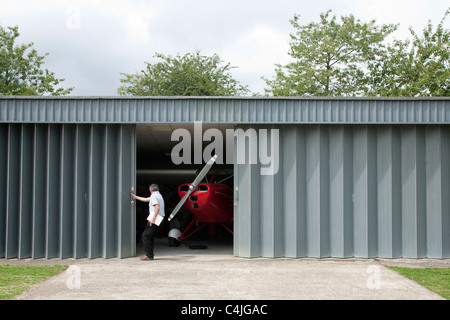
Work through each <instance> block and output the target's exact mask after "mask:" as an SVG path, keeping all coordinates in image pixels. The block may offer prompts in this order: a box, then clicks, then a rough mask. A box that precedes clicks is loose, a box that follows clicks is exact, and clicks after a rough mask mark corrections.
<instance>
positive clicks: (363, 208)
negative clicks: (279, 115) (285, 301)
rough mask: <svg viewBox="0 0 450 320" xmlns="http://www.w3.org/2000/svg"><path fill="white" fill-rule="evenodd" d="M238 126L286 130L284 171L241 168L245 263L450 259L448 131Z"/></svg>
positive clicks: (239, 239) (239, 232) (239, 222)
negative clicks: (305, 259) (293, 259)
mask: <svg viewBox="0 0 450 320" xmlns="http://www.w3.org/2000/svg"><path fill="white" fill-rule="evenodd" d="M239 127H240V128H242V129H244V130H247V129H249V128H256V129H258V128H267V129H279V134H280V146H279V147H280V169H279V171H278V173H277V174H276V175H273V176H270V175H265V176H263V175H260V170H259V168H260V165H258V164H253V165H251V164H235V186H238V191H237V193H235V197H236V199H235V200H237V206H236V207H235V242H234V254H235V255H236V256H242V257H259V256H263V257H316V258H319V257H363V258H368V257H386V258H397V257H407V258H421V257H431V258H449V257H450V202H449V201H450V200H449V199H450V126H449V125H429V126H425V125H402V126H399V125H355V124H354V125H283V126H279V125H278V126H273V125H267V126H255V125H252V126H239ZM269 150H270V149H269ZM235 192H236V191H235Z"/></svg>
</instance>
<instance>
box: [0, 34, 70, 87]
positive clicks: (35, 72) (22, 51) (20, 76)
mask: <svg viewBox="0 0 450 320" xmlns="http://www.w3.org/2000/svg"><path fill="white" fill-rule="evenodd" d="M19 35H20V34H19V27H17V26H16V27H8V29H7V30H6V29H4V28H3V27H1V26H0V94H3V95H27V96H34V95H46V94H50V95H53V96H59V95H66V94H69V93H70V92H71V91H72V90H73V88H69V89H64V88H57V86H58V85H59V84H60V83H61V82H62V81H64V79H57V78H56V77H55V74H54V73H53V72H50V71H48V70H47V69H42V68H41V66H42V64H43V63H44V59H45V57H46V56H47V55H48V53H46V54H45V55H43V56H40V55H39V54H38V52H37V51H36V50H35V49H32V48H31V47H32V46H33V43H29V44H21V45H16V43H15V42H16V39H17V37H19Z"/></svg>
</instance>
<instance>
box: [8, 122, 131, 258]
mask: <svg viewBox="0 0 450 320" xmlns="http://www.w3.org/2000/svg"><path fill="white" fill-rule="evenodd" d="M135 170H136V169H135V126H134V125H85V124H78V125H73V124H0V235H1V237H0V257H1V258H5V257H6V258H29V257H31V258H41V257H45V258H53V257H59V258H68V257H73V258H81V257H88V258H95V257H105V258H108V257H127V256H133V255H135V220H134V219H135V216H134V214H131V212H132V211H133V208H132V207H131V205H130V196H129V195H130V188H131V186H134V185H135V183H134V180H135Z"/></svg>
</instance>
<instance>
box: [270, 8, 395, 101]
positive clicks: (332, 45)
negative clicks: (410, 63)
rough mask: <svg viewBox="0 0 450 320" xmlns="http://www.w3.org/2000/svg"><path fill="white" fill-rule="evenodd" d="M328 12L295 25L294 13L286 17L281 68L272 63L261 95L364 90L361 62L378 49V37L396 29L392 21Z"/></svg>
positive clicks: (344, 93)
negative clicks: (285, 60)
mask: <svg viewBox="0 0 450 320" xmlns="http://www.w3.org/2000/svg"><path fill="white" fill-rule="evenodd" d="M330 13H331V10H329V11H328V12H326V13H322V14H321V15H320V22H318V23H315V22H311V23H309V24H308V25H306V26H302V25H300V24H299V16H298V15H295V16H294V18H293V19H292V20H291V21H290V22H291V24H292V26H293V27H294V28H295V29H296V33H294V34H291V43H290V52H289V55H290V56H291V57H292V58H293V59H294V60H293V62H291V63H289V64H288V65H286V66H281V65H277V66H276V70H275V73H276V76H275V78H274V79H273V80H267V79H264V80H265V81H266V84H267V85H268V86H269V89H266V93H268V94H272V95H274V96H291V95H295V96H303V95H311V96H353V95H360V94H362V93H364V92H365V91H366V87H367V83H368V77H367V75H366V73H365V69H366V65H367V61H368V60H371V59H374V58H375V57H376V56H377V55H378V52H379V51H380V50H381V49H382V41H383V40H384V39H385V38H386V37H387V36H388V35H389V34H391V33H392V32H393V31H394V30H396V28H397V27H396V26H395V25H382V26H380V27H378V26H376V25H375V21H374V20H373V21H371V22H369V23H361V21H360V20H357V19H355V17H354V16H353V15H349V16H343V17H341V19H340V21H337V19H336V16H333V17H330Z"/></svg>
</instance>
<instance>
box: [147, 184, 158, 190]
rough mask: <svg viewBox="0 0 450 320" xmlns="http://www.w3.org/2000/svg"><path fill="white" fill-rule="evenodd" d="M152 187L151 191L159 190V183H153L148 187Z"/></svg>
mask: <svg viewBox="0 0 450 320" xmlns="http://www.w3.org/2000/svg"><path fill="white" fill-rule="evenodd" d="M148 188H149V189H150V192H155V191H159V188H158V185H157V184H154V183H153V184H151V185H150V187H148Z"/></svg>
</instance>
